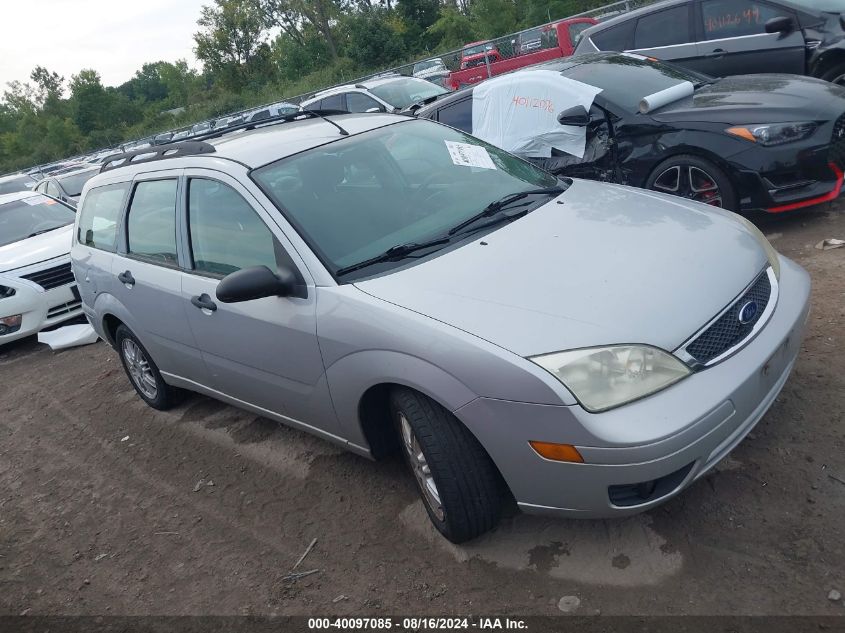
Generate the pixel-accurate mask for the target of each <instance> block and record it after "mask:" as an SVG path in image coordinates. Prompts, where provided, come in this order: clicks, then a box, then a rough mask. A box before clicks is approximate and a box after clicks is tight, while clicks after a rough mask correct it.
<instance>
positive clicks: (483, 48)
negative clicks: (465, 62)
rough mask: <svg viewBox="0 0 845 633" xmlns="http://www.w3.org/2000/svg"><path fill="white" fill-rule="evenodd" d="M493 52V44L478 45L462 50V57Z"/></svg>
mask: <svg viewBox="0 0 845 633" xmlns="http://www.w3.org/2000/svg"><path fill="white" fill-rule="evenodd" d="M491 50H493V44H492V43H490V42H487V43H486V44H478V45H477V46H470V47H469V48H465V49H464V57H469V56H470V55H478V54H479V53H483V52H484V51H491Z"/></svg>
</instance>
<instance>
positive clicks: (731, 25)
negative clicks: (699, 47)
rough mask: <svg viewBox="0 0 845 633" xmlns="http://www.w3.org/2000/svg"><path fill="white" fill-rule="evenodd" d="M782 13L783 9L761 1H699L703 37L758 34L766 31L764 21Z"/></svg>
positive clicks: (714, 38)
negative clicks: (702, 21) (702, 22)
mask: <svg viewBox="0 0 845 633" xmlns="http://www.w3.org/2000/svg"><path fill="white" fill-rule="evenodd" d="M784 14H785V12H784V11H783V9H776V8H774V7H772V6H770V5H768V4H763V3H762V2H750V1H749V0H705V2H702V3H701V15H702V18H703V20H704V39H705V40H718V39H722V38H726V37H742V36H745V35H759V34H761V33H765V32H766V22H768V21H769V20H771V19H772V18H776V17H778V16H782V15H784Z"/></svg>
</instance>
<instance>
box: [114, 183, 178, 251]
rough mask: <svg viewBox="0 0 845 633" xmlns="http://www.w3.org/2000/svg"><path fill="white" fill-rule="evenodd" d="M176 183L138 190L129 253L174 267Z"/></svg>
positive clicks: (129, 227) (128, 229) (131, 210)
mask: <svg viewBox="0 0 845 633" xmlns="http://www.w3.org/2000/svg"><path fill="white" fill-rule="evenodd" d="M176 189H177V181H176V180H175V179H167V180H149V181H145V182H139V183H138V184H137V185H136V186H135V193H134V194H133V195H132V202H131V203H130V204H129V219H128V221H127V225H126V232H127V237H128V239H129V252H130V253H131V254H132V255H135V256H138V257H143V258H144V259H150V260H152V261H154V262H155V263H157V264H164V265H166V266H175V265H176V264H177V257H176Z"/></svg>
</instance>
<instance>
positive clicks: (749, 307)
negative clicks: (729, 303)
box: [737, 301, 757, 325]
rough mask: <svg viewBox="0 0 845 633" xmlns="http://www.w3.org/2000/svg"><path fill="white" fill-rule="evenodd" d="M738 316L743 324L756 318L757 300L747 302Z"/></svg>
mask: <svg viewBox="0 0 845 633" xmlns="http://www.w3.org/2000/svg"><path fill="white" fill-rule="evenodd" d="M737 316H738V318H739V322H740V323H742V324H743V325H746V324H748V323H751V322H752V321H753V320H754V317H756V316H757V302H756V301H749V302H747V303H746V304H745V305H743V306H742V307H741V308H740V309H739V314H738V315H737Z"/></svg>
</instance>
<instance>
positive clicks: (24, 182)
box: [0, 176, 36, 193]
mask: <svg viewBox="0 0 845 633" xmlns="http://www.w3.org/2000/svg"><path fill="white" fill-rule="evenodd" d="M35 185H36V182H35V181H34V180H33V179H32V178H30V177H29V176H19V177H17V178H9V179H6V180H3V179H0V193H15V192H16V191H28V190H29V189H32V188H33V187H34V186H35Z"/></svg>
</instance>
